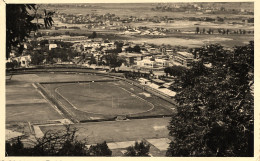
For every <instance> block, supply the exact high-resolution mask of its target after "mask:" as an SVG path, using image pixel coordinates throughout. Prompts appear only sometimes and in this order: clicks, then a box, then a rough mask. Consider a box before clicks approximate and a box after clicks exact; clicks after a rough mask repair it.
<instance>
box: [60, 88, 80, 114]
mask: <svg viewBox="0 0 260 161" xmlns="http://www.w3.org/2000/svg"><path fill="white" fill-rule="evenodd" d="M61 87H62V86H61ZM61 87H58V88H56V89H55V92H56V93H58V95H60V96H61V97H62V98H63V99H65V100H66V101H67V102H69V104H70V105H71V106H72V107H73V108H74V109H76V110H78V108H77V107H76V106H74V105H73V104H72V103H71V102H70V101H69V100H68V99H67V98H65V97H64V96H63V95H62V94H61V93H60V92H59V91H58V89H59V88H61Z"/></svg>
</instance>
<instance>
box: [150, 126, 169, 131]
mask: <svg viewBox="0 0 260 161" xmlns="http://www.w3.org/2000/svg"><path fill="white" fill-rule="evenodd" d="M153 129H154V130H155V131H158V130H162V129H166V126H154V127H153Z"/></svg>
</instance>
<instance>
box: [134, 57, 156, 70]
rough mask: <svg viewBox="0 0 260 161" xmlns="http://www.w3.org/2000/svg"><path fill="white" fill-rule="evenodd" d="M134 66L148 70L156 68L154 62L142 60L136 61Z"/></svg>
mask: <svg viewBox="0 0 260 161" xmlns="http://www.w3.org/2000/svg"><path fill="white" fill-rule="evenodd" d="M136 64H137V66H139V67H148V68H153V67H155V66H156V62H155V61H153V60H150V59H143V60H140V61H136Z"/></svg>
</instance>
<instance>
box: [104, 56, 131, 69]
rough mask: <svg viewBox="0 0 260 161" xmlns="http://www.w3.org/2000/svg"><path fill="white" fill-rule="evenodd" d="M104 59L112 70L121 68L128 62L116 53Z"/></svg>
mask: <svg viewBox="0 0 260 161" xmlns="http://www.w3.org/2000/svg"><path fill="white" fill-rule="evenodd" d="M103 59H105V61H106V63H105V64H106V65H108V66H109V67H110V68H114V69H115V68H116V67H120V66H121V65H122V64H123V63H124V62H125V61H126V60H125V59H124V58H122V57H119V56H118V54H116V53H111V54H107V55H104V56H103Z"/></svg>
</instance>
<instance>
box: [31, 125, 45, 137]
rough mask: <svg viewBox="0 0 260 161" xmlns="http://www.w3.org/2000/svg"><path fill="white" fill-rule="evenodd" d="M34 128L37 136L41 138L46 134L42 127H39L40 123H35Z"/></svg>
mask: <svg viewBox="0 0 260 161" xmlns="http://www.w3.org/2000/svg"><path fill="white" fill-rule="evenodd" d="M33 129H34V132H35V136H36V137H37V138H41V137H43V136H44V134H43V132H42V130H41V129H40V127H39V126H38V125H34V126H33Z"/></svg>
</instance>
